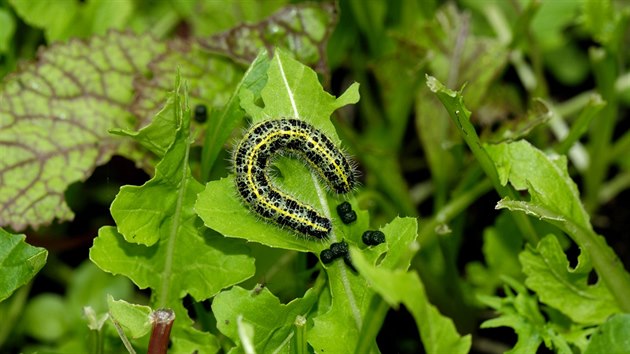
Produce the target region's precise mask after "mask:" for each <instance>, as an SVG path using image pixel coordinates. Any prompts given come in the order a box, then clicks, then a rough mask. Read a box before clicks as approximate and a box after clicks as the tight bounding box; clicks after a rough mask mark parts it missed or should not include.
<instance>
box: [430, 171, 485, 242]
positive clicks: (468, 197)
mask: <svg viewBox="0 0 630 354" xmlns="http://www.w3.org/2000/svg"><path fill="white" fill-rule="evenodd" d="M490 190H492V183H491V182H490V180H488V179H484V180H483V181H481V182H479V183H477V184H476V185H475V186H474V187H472V188H470V189H468V190H466V191H465V192H463V193H461V194H459V195H457V197H455V198H453V199H451V200H450V201H449V202H448V203H447V204H446V205H445V206H444V207H443V208H442V209H440V210H439V211H438V213H437V214H435V215H434V216H433V217H431V218H430V219H428V220H425V221H424V222H423V223H422V225H423V226H422V228H421V229H420V232H419V233H418V241H419V242H420V248H425V247H428V246H429V245H430V244H432V243H434V242H435V241H436V240H437V233H436V232H435V230H436V229H437V228H438V227H439V226H440V225H442V224H445V223H448V222H449V221H450V220H453V219H454V218H455V217H456V216H457V215H459V214H461V213H462V212H463V211H464V210H466V209H467V208H468V207H469V206H470V205H471V204H472V203H474V202H475V201H476V200H477V199H479V197H481V196H482V195H484V194H486V193H487V192H489V191H490Z"/></svg>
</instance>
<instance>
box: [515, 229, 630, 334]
mask: <svg viewBox="0 0 630 354" xmlns="http://www.w3.org/2000/svg"><path fill="white" fill-rule="evenodd" d="M519 259H520V261H521V263H522V264H523V272H524V273H525V274H526V275H527V279H526V280H525V285H527V287H528V288H530V289H532V290H533V291H535V292H536V294H537V295H538V297H539V298H540V301H542V302H543V303H545V304H547V305H549V306H552V307H554V308H556V309H558V310H560V311H561V312H562V313H564V314H565V315H566V316H568V317H569V318H571V319H572V320H573V321H575V322H577V323H581V324H590V325H593V324H601V323H603V322H604V321H606V319H607V318H608V317H609V316H610V315H612V314H614V313H617V312H619V311H620V309H619V306H618V305H617V303H616V302H615V299H614V298H613V296H612V295H611V293H610V291H609V290H608V288H606V286H605V285H604V284H603V283H602V282H598V283H596V284H595V285H588V277H589V273H590V271H591V269H592V267H591V264H590V261H589V260H588V259H587V254H586V253H584V252H583V253H582V254H581V255H580V258H579V260H578V265H577V266H576V267H575V268H574V269H571V268H570V267H569V262H568V261H567V259H566V256H565V255H564V252H563V251H562V248H561V247H560V244H559V243H558V240H557V239H556V237H554V236H552V235H550V236H547V237H545V238H543V239H542V240H541V241H540V243H539V244H538V246H537V247H536V249H535V250H534V249H531V248H528V249H527V250H525V251H523V252H522V253H521V255H520V257H519Z"/></svg>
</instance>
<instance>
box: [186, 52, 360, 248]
mask: <svg viewBox="0 0 630 354" xmlns="http://www.w3.org/2000/svg"><path fill="white" fill-rule="evenodd" d="M257 74H259V75H260V74H262V73H260V72H258V73H257ZM259 80H261V79H259ZM264 82H265V84H264V86H262V87H261V86H254V85H251V86H241V87H240V92H239V93H240V103H241V106H242V107H243V109H245V111H246V112H247V113H248V114H249V115H250V116H251V117H252V121H253V123H256V122H258V121H262V120H265V119H268V118H270V117H298V118H301V119H304V120H306V121H308V122H309V123H311V124H313V125H314V126H315V127H317V128H319V129H321V130H322V131H324V133H326V134H327V135H328V137H330V138H331V139H332V140H333V141H334V142H337V143H338V142H339V138H338V137H337V135H336V133H335V129H334V127H333V125H332V123H331V121H330V115H331V114H332V112H333V111H334V110H335V109H337V108H339V107H342V106H344V105H347V104H350V103H354V102H356V101H357V100H358V99H359V95H358V85H357V84H354V85H352V86H351V87H350V88H348V90H347V91H346V92H345V93H344V94H343V95H342V96H340V97H339V98H335V97H333V96H332V95H330V94H328V93H326V92H325V91H324V90H323V88H322V86H321V84H320V83H319V81H318V79H317V75H316V74H315V72H314V71H313V70H311V69H310V68H308V67H306V66H304V65H302V64H300V63H299V62H297V61H295V60H293V59H291V58H290V57H289V55H288V54H287V53H285V52H283V51H281V50H277V51H276V54H275V56H274V58H273V59H272V61H271V63H270V64H269V67H268V71H267V79H266V81H264ZM252 88H253V89H257V90H260V92H253V91H250V89H252ZM258 96H260V97H261V99H262V102H263V104H264V107H261V106H259V105H257V103H256V99H255V97H258ZM276 166H277V167H278V168H279V170H280V171H281V175H282V176H283V179H282V186H283V189H284V190H286V191H287V192H293V193H294V194H298V195H300V198H301V199H302V200H304V201H306V202H309V203H310V204H311V205H314V206H316V207H317V206H319V207H321V208H323V209H324V210H330V211H328V213H333V212H334V206H335V205H333V206H330V207H329V203H332V202H334V203H338V202H336V199H333V197H332V196H330V197H323V196H322V197H320V194H318V188H320V189H321V188H322V187H320V186H319V185H318V182H315V180H314V179H313V178H314V177H312V174H311V173H310V172H309V171H308V170H307V168H306V167H305V166H304V165H303V164H301V163H299V162H297V161H295V160H293V159H289V158H282V159H278V161H277V163H276ZM236 195H238V194H237V191H236V187H235V183H234V178H233V176H231V175H230V176H228V177H227V178H223V179H221V180H219V181H212V182H209V183H208V184H207V185H206V189H205V190H204V191H202V192H201V193H199V196H198V199H197V203H196V205H195V210H196V211H197V213H198V214H199V216H200V217H201V219H202V220H203V221H204V223H205V224H206V226H208V227H209V228H212V229H213V230H215V231H218V232H220V233H221V234H223V235H225V236H228V237H238V238H245V239H247V240H249V241H255V242H259V243H262V244H264V245H268V246H271V247H280V248H285V249H291V250H296V251H302V252H306V251H311V252H314V253H319V251H321V250H322V249H324V248H325V245H324V244H322V243H318V242H312V241H307V240H304V239H301V238H298V237H296V235H295V234H294V233H293V232H291V231H289V230H286V229H281V228H279V227H278V226H276V225H274V224H271V223H267V222H265V221H263V220H261V219H260V218H259V217H257V216H255V215H254V214H252V213H251V212H250V211H249V209H247V207H245V206H244V205H243V204H242V203H241V202H240V201H239V200H238V198H235V196H236ZM335 225H338V226H334V228H336V229H339V230H345V229H346V228H344V227H343V226H342V225H341V223H340V222H338V221H335ZM341 237H342V236H341V235H339V238H341Z"/></svg>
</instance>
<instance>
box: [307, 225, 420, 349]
mask: <svg viewBox="0 0 630 354" xmlns="http://www.w3.org/2000/svg"><path fill="white" fill-rule="evenodd" d="M417 228H418V225H417V220H416V219H415V218H396V219H394V220H393V221H392V222H391V223H389V224H387V225H385V226H384V227H383V228H381V229H380V230H381V231H382V232H383V233H384V234H385V239H386V243H384V244H381V245H378V246H375V247H365V245H363V244H362V243H361V242H360V241H359V240H352V239H350V240H347V241H348V242H349V243H350V245H351V246H358V245H361V248H362V250H361V252H362V255H363V257H364V258H365V259H366V260H367V262H369V264H370V265H371V266H378V267H380V268H379V269H390V270H391V269H404V270H406V269H407V268H408V267H409V264H410V262H411V258H412V257H413V255H414V253H415V251H416V250H417V249H415V248H414V244H415V243H414V242H415V239H416V237H417V233H418V231H417ZM325 269H326V274H327V277H328V283H329V285H328V286H329V289H330V295H331V298H332V303H331V304H329V305H328V306H324V304H322V303H320V305H319V306H320V308H319V309H318V311H319V312H320V314H319V315H318V316H317V317H315V318H314V319H313V323H314V325H313V328H312V329H311V330H310V331H309V332H308V342H309V343H310V344H311V345H312V346H313V348H314V349H315V351H316V352H324V353H348V352H354V350H355V349H356V347H357V345H358V344H359V341H365V340H370V339H369V338H362V337H361V336H360V335H361V327H362V326H363V325H364V321H365V320H366V318H368V316H369V312H371V311H373V310H374V309H373V308H372V305H373V304H372V302H373V299H374V297H375V294H374V291H373V290H372V288H371V287H370V286H369V283H368V282H367V280H366V278H365V277H363V276H361V275H359V274H357V273H356V272H354V271H352V270H351V269H350V268H349V267H348V266H346V264H345V263H344V261H343V260H341V259H338V260H335V261H334V262H333V263H332V264H329V265H327V266H326V268H325ZM338 333H345V335H344V340H343V341H331V340H330V338H333V337H335V336H336V335H338ZM370 345H371V344H370ZM368 348H369V346H368Z"/></svg>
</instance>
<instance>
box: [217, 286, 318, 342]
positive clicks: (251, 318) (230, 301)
mask: <svg viewBox="0 0 630 354" xmlns="http://www.w3.org/2000/svg"><path fill="white" fill-rule="evenodd" d="M321 288H322V284H320V285H315V287H314V288H313V289H310V290H308V291H307V292H306V293H305V294H304V296H303V297H302V298H298V299H294V300H293V301H291V302H289V303H288V304H286V305H285V304H282V303H280V300H279V299H278V298H277V297H276V296H274V295H273V294H272V293H271V292H270V291H269V290H268V289H267V288H262V289H260V288H254V289H252V290H246V289H243V288H241V287H238V286H235V287H233V288H232V289H230V290H228V291H224V292H221V293H220V294H218V295H217V296H216V297H215V298H214V299H213V300H212V313H214V315H215V316H216V319H217V328H218V329H219V331H221V333H223V334H224V335H226V336H227V337H228V338H230V339H231V340H232V341H234V343H236V347H235V348H234V349H232V350H230V353H241V352H244V350H243V347H244V345H243V343H242V340H241V337H240V335H239V319H240V320H241V321H243V322H245V323H246V324H248V325H250V326H251V327H252V328H253V337H252V338H250V339H252V343H253V345H254V348H255V350H256V352H257V353H271V352H274V353H293V352H295V339H294V338H295V331H296V329H295V326H294V322H295V319H296V317H297V316H306V315H307V314H308V313H309V312H311V310H312V308H313V307H314V306H315V303H316V301H317V295H318V294H317V290H315V289H319V290H320V291H321Z"/></svg>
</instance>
